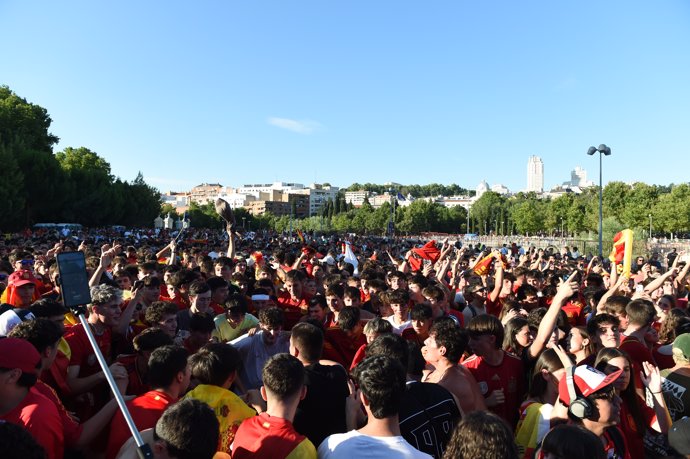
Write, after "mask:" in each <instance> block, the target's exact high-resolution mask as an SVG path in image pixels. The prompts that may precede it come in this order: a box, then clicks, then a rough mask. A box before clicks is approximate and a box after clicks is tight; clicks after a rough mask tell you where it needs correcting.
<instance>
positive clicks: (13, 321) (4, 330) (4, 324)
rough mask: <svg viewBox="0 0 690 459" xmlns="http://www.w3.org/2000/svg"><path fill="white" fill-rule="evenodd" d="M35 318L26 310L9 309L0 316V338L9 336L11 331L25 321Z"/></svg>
mask: <svg viewBox="0 0 690 459" xmlns="http://www.w3.org/2000/svg"><path fill="white" fill-rule="evenodd" d="M35 318H36V317H35V316H34V315H33V314H32V313H31V311H30V310H28V309H10V310H8V311H5V312H3V313H2V314H0V337H2V336H7V335H9V334H10V332H11V331H12V329H13V328H14V327H16V326H17V325H19V324H20V323H22V322H24V321H25V320H34V319H35Z"/></svg>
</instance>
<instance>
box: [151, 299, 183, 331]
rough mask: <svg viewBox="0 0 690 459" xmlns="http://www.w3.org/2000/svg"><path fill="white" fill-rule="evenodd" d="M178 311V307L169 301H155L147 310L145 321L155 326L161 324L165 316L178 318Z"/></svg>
mask: <svg viewBox="0 0 690 459" xmlns="http://www.w3.org/2000/svg"><path fill="white" fill-rule="evenodd" d="M178 311H179V308H178V307H177V305H175V304H173V303H171V302H169V301H154V302H153V303H151V304H150V305H149V307H148V308H146V312H145V313H144V319H145V320H146V322H148V323H149V324H151V325H153V324H157V323H159V322H160V321H161V320H163V317H165V316H169V315H174V316H176V315H177V312H178Z"/></svg>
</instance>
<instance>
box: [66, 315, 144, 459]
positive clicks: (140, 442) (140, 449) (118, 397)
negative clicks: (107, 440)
mask: <svg viewBox="0 0 690 459" xmlns="http://www.w3.org/2000/svg"><path fill="white" fill-rule="evenodd" d="M72 312H73V313H74V315H76V316H77V317H78V318H79V323H80V324H81V326H82V327H83V328H84V331H85V332H86V337H87V338H88V339H89V343H91V347H92V348H93V351H94V353H95V354H96V359H98V363H99V364H100V366H101V370H103V374H104V375H105V379H106V380H107V381H108V385H109V386H110V390H111V391H112V392H113V395H114V396H115V401H116V402H117V406H119V407H120V411H121V412H122V417H123V418H124V419H125V422H126V423H127V427H128V428H129V431H130V432H131V433H132V437H134V442H135V443H136V444H137V454H138V455H139V458H140V459H153V451H152V450H151V446H149V445H147V444H146V443H144V439H143V438H141V434H140V433H139V429H137V426H136V425H135V424H134V421H133V420H132V415H130V414H129V410H128V409H127V405H125V400H124V399H123V398H122V394H120V389H118V388H117V384H115V379H114V378H113V375H112V373H110V368H108V362H106V361H105V358H104V357H103V354H102V353H101V349H100V348H99V347H98V343H97V342H96V338H94V336H93V331H92V330H91V326H90V325H89V323H88V322H87V321H86V308H85V307H84V306H83V305H81V306H74V307H72Z"/></svg>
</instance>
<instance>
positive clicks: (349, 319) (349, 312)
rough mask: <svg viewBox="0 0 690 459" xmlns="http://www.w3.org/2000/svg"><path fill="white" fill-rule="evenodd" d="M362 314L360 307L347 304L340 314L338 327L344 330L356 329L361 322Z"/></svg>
mask: <svg viewBox="0 0 690 459" xmlns="http://www.w3.org/2000/svg"><path fill="white" fill-rule="evenodd" d="M360 315H361V314H360V311H359V308H356V307H354V306H345V307H344V308H343V309H342V310H341V311H340V313H339V314H338V327H340V328H341V329H342V330H343V331H351V330H354V329H355V327H356V326H357V324H358V323H359V318H360Z"/></svg>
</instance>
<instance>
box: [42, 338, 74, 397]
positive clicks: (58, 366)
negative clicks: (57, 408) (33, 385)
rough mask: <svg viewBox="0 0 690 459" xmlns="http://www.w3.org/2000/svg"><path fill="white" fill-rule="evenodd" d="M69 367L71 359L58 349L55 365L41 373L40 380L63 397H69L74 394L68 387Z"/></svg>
mask: <svg viewBox="0 0 690 459" xmlns="http://www.w3.org/2000/svg"><path fill="white" fill-rule="evenodd" d="M67 367H69V358H67V356H66V355H65V354H63V353H62V352H61V351H60V350H59V349H58V351H57V354H56V356H55V360H54V361H53V364H52V365H51V366H50V368H48V369H47V370H44V371H43V372H42V373H41V378H40V379H41V381H43V382H45V383H46V384H48V385H49V386H50V387H51V388H53V389H54V390H55V391H56V392H57V393H58V394H59V395H60V396H62V397H67V396H69V395H70V394H71V392H72V391H71V390H70V388H69V386H68V385H67Z"/></svg>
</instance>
